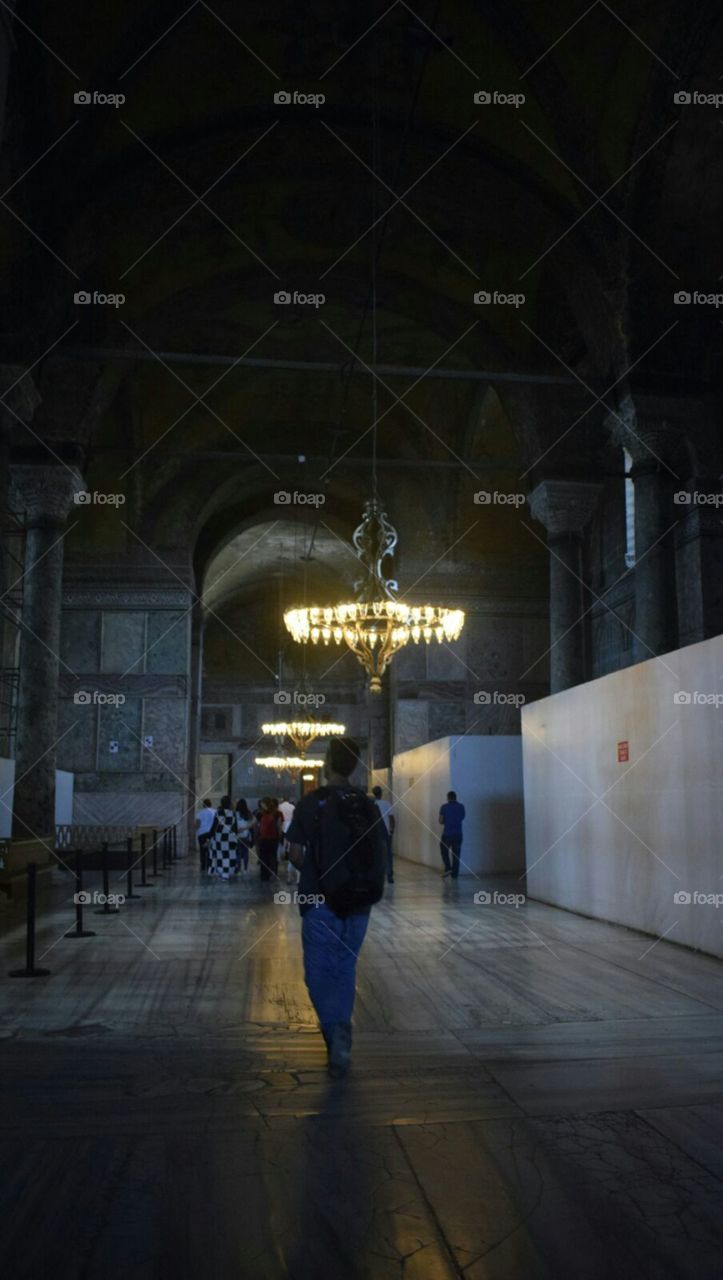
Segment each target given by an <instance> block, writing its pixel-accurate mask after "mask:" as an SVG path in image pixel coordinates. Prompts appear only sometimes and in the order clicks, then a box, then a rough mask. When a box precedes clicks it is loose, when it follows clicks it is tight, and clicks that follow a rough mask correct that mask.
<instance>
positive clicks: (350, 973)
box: [301, 902, 369, 1035]
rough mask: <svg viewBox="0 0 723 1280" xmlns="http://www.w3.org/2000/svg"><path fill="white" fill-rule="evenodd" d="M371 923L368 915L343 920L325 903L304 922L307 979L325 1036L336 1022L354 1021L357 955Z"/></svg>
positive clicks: (303, 941)
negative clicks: (352, 1019) (352, 1017)
mask: <svg viewBox="0 0 723 1280" xmlns="http://www.w3.org/2000/svg"><path fill="white" fill-rule="evenodd" d="M368 924H369V913H368V912H364V913H363V914H359V915H353V916H347V917H346V918H345V919H344V920H342V919H340V918H339V916H336V915H334V912H333V911H332V910H331V908H330V907H327V905H326V903H325V902H322V903H321V905H320V906H318V907H312V908H311V910H310V911H307V913H306V915H305V916H304V917H303V919H302V921H301V940H302V944H303V948H304V978H305V980H306V987H307V990H308V992H309V995H310V997H311V1003H312V1004H313V1006H314V1008H315V1009H316V1012H317V1014H318V1017H319V1022H320V1023H321V1029H322V1031H323V1032H324V1034H325V1035H326V1034H327V1033H328V1031H329V1030H330V1029H331V1027H333V1025H334V1024H335V1023H337V1022H351V1015H352V1012H353V1009H354V995H355V981H356V962H357V956H358V955H359V952H360V950H361V945H362V942H363V941H364V935H365V933H366V931H367V925H368Z"/></svg>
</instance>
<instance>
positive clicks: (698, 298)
mask: <svg viewBox="0 0 723 1280" xmlns="http://www.w3.org/2000/svg"><path fill="white" fill-rule="evenodd" d="M673 302H674V303H675V305H676V307H715V309H716V311H717V310H718V308H719V307H723V293H701V291H700V289H694V290H693V292H692V293H691V292H690V291H689V290H688V289H678V291H677V293H674V294H673Z"/></svg>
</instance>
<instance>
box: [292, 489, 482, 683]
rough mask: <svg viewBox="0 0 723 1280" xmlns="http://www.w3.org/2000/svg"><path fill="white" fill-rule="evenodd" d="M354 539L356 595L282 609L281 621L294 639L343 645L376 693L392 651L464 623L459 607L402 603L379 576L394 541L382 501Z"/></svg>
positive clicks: (451, 633) (440, 636)
mask: <svg viewBox="0 0 723 1280" xmlns="http://www.w3.org/2000/svg"><path fill="white" fill-rule="evenodd" d="M352 540H353V543H354V546H355V548H356V551H357V555H358V558H359V559H360V560H361V562H362V564H363V566H364V570H365V572H364V575H363V576H362V577H361V578H360V579H358V580H357V581H356V582H355V583H354V591H355V593H356V599H355V600H353V601H350V602H347V601H345V602H343V603H341V604H334V605H328V606H320V607H311V608H306V607H303V608H294V609H287V610H286V612H285V613H284V622H285V624H286V627H287V629H288V631H289V632H290V633H291V636H292V637H293V639H294V640H296V641H297V642H298V643H299V644H308V643H309V642H310V643H311V644H314V645H318V644H322V645H329V644H332V643H333V644H338V645H341V644H346V645H347V646H348V647H349V648H350V649H351V651H352V653H353V654H355V655H356V657H357V658H358V660H359V662H360V663H361V664H362V666H363V667H364V669H365V671H366V672H367V674H368V676H369V689H370V692H371V693H381V688H382V676H383V675H384V672H385V671H386V669H387V667H388V666H389V663H390V662H391V659H392V658H393V656H394V654H395V653H397V652H398V651H399V650H400V649H402V648H403V647H404V646H405V645H406V644H408V643H409V641H410V640H411V641H413V643H414V644H419V643H420V642H424V643H425V644H431V643H432V642H433V641H435V640H436V641H437V643H438V644H444V643H446V642H448V641H450V640H456V639H457V638H458V637H459V635H460V633H461V631H462V628H463V626H464V611H463V610H462V609H446V608H443V607H442V606H441V605H432V604H421V605H416V604H415V605H412V604H405V603H404V602H403V601H401V600H399V599H397V593H398V591H399V586H398V583H397V582H396V581H395V580H394V579H393V578H386V577H385V576H384V563H383V562H384V560H385V559H386V557H387V556H390V555H392V553H393V551H394V548H395V547H396V545H397V531H396V529H395V528H394V526H393V525H392V524H391V523H390V521H389V517H388V516H387V513H386V512H385V511H384V509H383V506H382V503H381V502H380V500H379V499H378V498H377V497H373V498H370V499H369V500H368V502H367V503H366V505H365V507H364V514H363V516H362V521H361V524H360V525H359V526H358V528H357V529H355V531H354V535H353V539H352Z"/></svg>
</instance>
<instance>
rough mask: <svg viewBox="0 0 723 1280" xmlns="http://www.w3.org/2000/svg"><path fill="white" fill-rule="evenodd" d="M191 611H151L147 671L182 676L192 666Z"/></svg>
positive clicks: (147, 639) (148, 630) (147, 638)
mask: <svg viewBox="0 0 723 1280" xmlns="http://www.w3.org/2000/svg"><path fill="white" fill-rule="evenodd" d="M188 628H189V615H188V614H187V613H171V612H170V611H169V610H167V609H163V610H161V609H159V610H158V612H156V613H149V614H148V629H147V634H146V645H147V649H146V671H151V672H154V673H156V674H157V675H178V674H181V673H182V672H184V671H185V670H186V667H187V665H188Z"/></svg>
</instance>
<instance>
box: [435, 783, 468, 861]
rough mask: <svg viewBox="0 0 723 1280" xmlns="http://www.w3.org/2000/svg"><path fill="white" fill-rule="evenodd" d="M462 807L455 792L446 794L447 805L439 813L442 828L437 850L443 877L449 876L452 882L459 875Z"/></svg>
mask: <svg viewBox="0 0 723 1280" xmlns="http://www.w3.org/2000/svg"><path fill="white" fill-rule="evenodd" d="M464 817H465V814H464V805H463V804H460V803H459V800H458V799H457V792H456V791H448V792H447V803H446V804H443V805H442V808H441V809H440V811H439V821H440V823H441V826H442V839H441V840H440V842H439V850H440V853H441V854H442V862H443V863H444V871H443V873H442V874H443V876H444V878H445V879H446V878H447V876H451V877H452V879H453V880H456V879H457V876H458V875H459V852H460V849H461V848H462V823H463V822H464Z"/></svg>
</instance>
